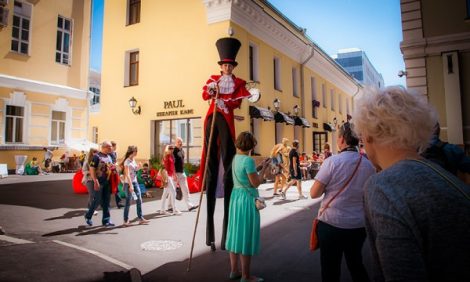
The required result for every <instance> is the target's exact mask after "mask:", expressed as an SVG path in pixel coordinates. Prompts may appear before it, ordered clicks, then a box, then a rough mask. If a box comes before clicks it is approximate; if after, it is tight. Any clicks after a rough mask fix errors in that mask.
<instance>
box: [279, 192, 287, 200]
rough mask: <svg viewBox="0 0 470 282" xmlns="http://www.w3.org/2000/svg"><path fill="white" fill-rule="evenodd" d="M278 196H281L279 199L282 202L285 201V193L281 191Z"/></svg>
mask: <svg viewBox="0 0 470 282" xmlns="http://www.w3.org/2000/svg"><path fill="white" fill-rule="evenodd" d="M280 194H281V198H282V199H283V200H285V199H286V192H284V191H281V192H280Z"/></svg>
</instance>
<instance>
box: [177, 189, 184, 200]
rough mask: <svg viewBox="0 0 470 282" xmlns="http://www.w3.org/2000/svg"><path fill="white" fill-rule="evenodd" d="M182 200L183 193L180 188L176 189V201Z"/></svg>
mask: <svg viewBox="0 0 470 282" xmlns="http://www.w3.org/2000/svg"><path fill="white" fill-rule="evenodd" d="M181 199H183V192H182V191H181V187H179V186H178V187H176V200H178V201H181Z"/></svg>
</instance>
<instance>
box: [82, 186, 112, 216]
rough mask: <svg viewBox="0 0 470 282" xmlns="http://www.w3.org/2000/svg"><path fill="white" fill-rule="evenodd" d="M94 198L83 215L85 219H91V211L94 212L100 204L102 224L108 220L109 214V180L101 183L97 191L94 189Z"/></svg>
mask: <svg viewBox="0 0 470 282" xmlns="http://www.w3.org/2000/svg"><path fill="white" fill-rule="evenodd" d="M93 192H94V199H93V202H92V204H91V206H90V207H89V208H88V212H87V213H86V215H85V218H86V219H91V217H92V216H93V213H94V212H95V210H96V208H97V207H98V205H101V208H102V209H103V218H102V220H101V223H102V224H106V223H108V222H110V219H111V215H110V214H109V201H110V199H111V185H109V182H107V183H104V184H101V183H100V189H99V190H98V191H96V190H94V189H93Z"/></svg>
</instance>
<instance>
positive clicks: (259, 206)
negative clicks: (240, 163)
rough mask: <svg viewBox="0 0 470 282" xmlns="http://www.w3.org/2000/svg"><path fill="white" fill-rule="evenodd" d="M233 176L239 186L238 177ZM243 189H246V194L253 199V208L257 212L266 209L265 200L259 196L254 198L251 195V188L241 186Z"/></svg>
mask: <svg viewBox="0 0 470 282" xmlns="http://www.w3.org/2000/svg"><path fill="white" fill-rule="evenodd" d="M234 175H235V178H236V179H237V181H238V183H240V184H241V182H240V180H239V179H238V176H237V174H236V173H234ZM242 187H243V188H246V189H248V193H250V195H251V196H253V198H255V207H256V209H257V210H259V211H260V210H262V209H264V208H265V207H266V200H265V199H264V198H263V197H261V196H258V197H255V196H254V195H253V194H252V193H251V189H254V188H251V187H245V186H242Z"/></svg>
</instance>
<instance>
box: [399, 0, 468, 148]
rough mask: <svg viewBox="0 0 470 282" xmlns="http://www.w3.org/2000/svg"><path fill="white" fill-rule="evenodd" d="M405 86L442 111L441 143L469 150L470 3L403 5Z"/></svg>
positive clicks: (416, 0)
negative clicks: (460, 146)
mask: <svg viewBox="0 0 470 282" xmlns="http://www.w3.org/2000/svg"><path fill="white" fill-rule="evenodd" d="M400 6H401V16H402V30H403V41H402V42H401V46H400V47H401V51H402V53H403V58H404V60H405V66H406V72H405V73H404V74H406V84H407V86H408V87H409V88H411V89H415V90H416V91H419V92H420V93H421V94H423V95H424V96H425V97H426V98H427V99H428V101H429V102H430V103H431V104H432V105H433V106H434V107H435V108H436V109H437V112H438V114H439V120H440V125H441V139H443V140H446V141H448V142H450V143H454V144H459V145H462V146H465V147H466V151H467V154H468V152H469V150H470V111H469V109H470V80H469V79H468V78H469V77H470V1H469V0H456V1H431V0H401V4H400Z"/></svg>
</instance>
